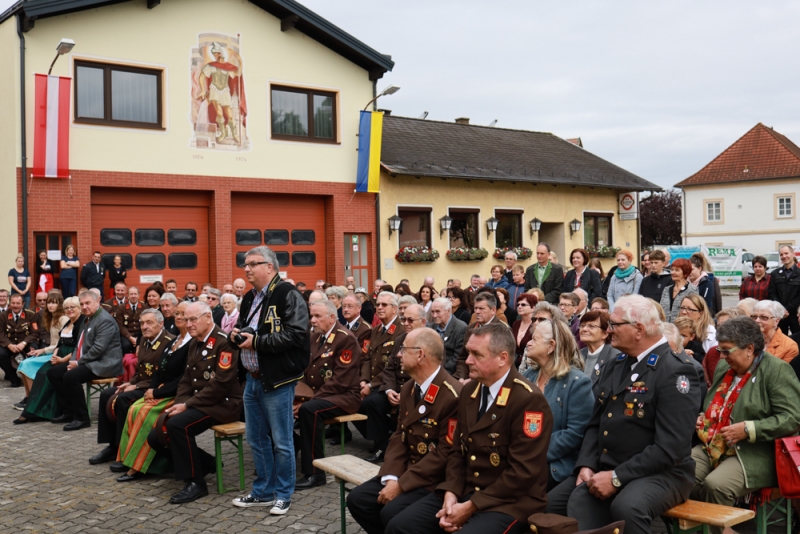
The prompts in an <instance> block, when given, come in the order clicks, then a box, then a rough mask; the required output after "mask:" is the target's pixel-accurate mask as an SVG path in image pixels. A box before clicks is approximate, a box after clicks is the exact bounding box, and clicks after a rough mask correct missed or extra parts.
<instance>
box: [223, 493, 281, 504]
mask: <svg viewBox="0 0 800 534" xmlns="http://www.w3.org/2000/svg"><path fill="white" fill-rule="evenodd" d="M231 502H232V503H233V505H234V506H238V507H239V508H251V507H253V506H272V505H273V504H275V501H274V500H273V501H262V500H261V499H259V498H258V497H253V495H252V494H250V493H248V494H247V495H246V496H245V497H236V498H235V499H233V501H231ZM279 502H280V501H279Z"/></svg>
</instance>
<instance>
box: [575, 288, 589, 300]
mask: <svg viewBox="0 0 800 534" xmlns="http://www.w3.org/2000/svg"><path fill="white" fill-rule="evenodd" d="M572 292H573V293H574V294H576V295H578V298H579V299H580V300H585V301H586V303H587V304H588V303H589V294H588V293H587V292H586V291H585V290H584V289H583V288H580V287H577V288H575V289H574V290H573V291H572Z"/></svg>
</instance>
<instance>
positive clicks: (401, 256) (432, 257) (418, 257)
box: [394, 247, 439, 263]
mask: <svg viewBox="0 0 800 534" xmlns="http://www.w3.org/2000/svg"><path fill="white" fill-rule="evenodd" d="M394 259H396V260H397V261H398V262H400V263H431V262H434V261H436V260H438V259H439V252H438V251H437V250H436V249H432V248H428V247H403V248H401V249H400V250H399V251H398V252H397V254H395V256H394Z"/></svg>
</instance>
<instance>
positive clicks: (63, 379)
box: [47, 290, 122, 430]
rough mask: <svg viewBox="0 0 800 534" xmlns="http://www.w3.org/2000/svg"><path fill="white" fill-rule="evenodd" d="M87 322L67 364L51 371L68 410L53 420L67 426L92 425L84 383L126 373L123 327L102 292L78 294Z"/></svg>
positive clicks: (58, 396)
mask: <svg viewBox="0 0 800 534" xmlns="http://www.w3.org/2000/svg"><path fill="white" fill-rule="evenodd" d="M78 299H79V301H80V305H81V313H82V314H83V315H84V316H85V317H86V323H85V325H84V327H83V331H82V332H81V337H80V338H79V339H78V346H77V347H76V348H75V352H73V353H72V356H73V358H74V359H73V360H72V361H70V362H69V365H67V366H66V367H64V366H60V365H57V366H55V367H51V368H50V370H49V371H48V372H47V378H48V379H49V380H50V383H51V384H52V385H53V389H55V391H56V396H57V398H58V402H59V403H60V404H61V406H62V408H63V409H64V413H63V414H62V415H60V416H58V417H56V418H54V419H51V420H50V422H51V423H67V424H66V425H65V426H64V430H79V429H81V428H87V427H88V426H90V425H91V423H90V422H89V410H88V408H87V407H86V396H85V395H84V392H83V384H85V383H87V382H90V381H92V380H96V379H98V378H113V377H115V376H119V375H121V374H122V348H121V346H120V339H119V327H118V326H117V322H116V321H115V320H114V318H113V317H111V315H110V314H109V313H108V312H107V311H105V310H104V309H103V308H102V307H101V306H100V300H101V299H100V293H99V292H95V291H90V290H85V291H81V294H80V296H79V297H78Z"/></svg>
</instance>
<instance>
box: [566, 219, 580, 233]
mask: <svg viewBox="0 0 800 534" xmlns="http://www.w3.org/2000/svg"><path fill="white" fill-rule="evenodd" d="M569 231H570V235H572V234H576V233H578V232H580V231H581V222H580V221H579V220H578V219H572V222H570V223H569Z"/></svg>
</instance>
